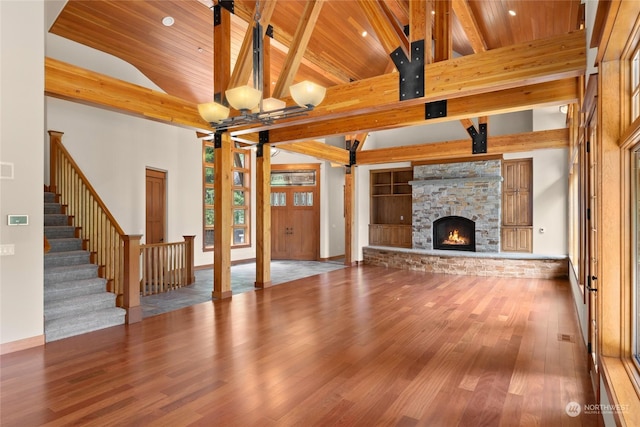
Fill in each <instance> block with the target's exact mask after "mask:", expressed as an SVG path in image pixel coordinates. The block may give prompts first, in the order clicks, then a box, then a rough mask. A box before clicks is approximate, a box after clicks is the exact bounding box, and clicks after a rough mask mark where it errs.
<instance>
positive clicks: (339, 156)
mask: <svg viewBox="0 0 640 427" xmlns="http://www.w3.org/2000/svg"><path fill="white" fill-rule="evenodd" d="M278 148H279V149H282V150H287V151H291V152H293V153H299V154H306V155H308V156H312V157H316V158H318V159H323V160H328V161H330V162H334V163H339V164H341V165H348V164H349V152H348V151H347V150H345V149H344V148H338V147H334V146H333V145H327V144H323V143H322V142H318V141H305V142H298V143H295V144H278Z"/></svg>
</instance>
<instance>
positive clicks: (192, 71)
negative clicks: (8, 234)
mask: <svg viewBox="0 0 640 427" xmlns="http://www.w3.org/2000/svg"><path fill="white" fill-rule="evenodd" d="M269 1H275V0H269ZM438 1H441V0H438ZM450 1H451V6H452V10H453V19H452V22H451V27H450V28H451V40H452V48H453V51H454V52H455V55H462V56H465V55H471V54H474V53H476V52H480V51H484V50H493V49H497V48H500V47H505V46H511V45H514V44H519V43H525V42H530V41H533V40H539V39H544V38H548V37H552V36H557V35H561V34H567V33H570V32H572V31H574V30H576V29H578V28H579V27H580V25H581V20H582V12H581V10H582V9H581V7H580V0H548V1H546V0H450ZM367 2H369V3H377V4H378V5H379V6H380V7H381V9H382V10H383V11H384V13H385V16H387V17H388V18H389V21H390V22H391V24H392V26H394V27H397V28H401V29H402V28H403V27H405V26H408V25H409V17H410V10H409V9H410V4H409V0H378V1H372V0H324V1H322V7H321V9H320V13H319V16H318V19H317V22H316V23H315V26H314V27H313V31H312V33H311V36H310V39H309V42H308V47H307V49H306V50H305V52H304V56H303V58H302V63H301V66H300V68H299V70H298V71H297V73H295V79H294V80H295V81H301V80H305V79H306V80H312V81H315V82H317V83H320V84H322V85H324V86H326V87H331V86H335V85H341V84H345V83H348V82H354V81H360V80H363V79H367V78H371V77H375V76H380V75H383V74H387V73H390V72H393V71H394V70H395V69H394V66H393V62H392V61H391V60H390V57H389V55H388V53H387V52H386V50H388V48H385V46H384V43H383V42H384V40H383V41H381V40H380V39H382V38H383V37H379V36H378V35H377V34H376V29H379V28H380V27H379V26H376V25H375V23H374V24H372V23H371V22H370V20H369V19H368V17H367V16H368V15H367V14H366V13H365V12H364V9H365V7H364V6H363V3H367ZM305 3H307V2H306V1H304V0H278V1H277V4H276V6H275V11H274V13H273V15H272V18H271V20H270V23H271V25H272V27H273V29H274V31H273V33H274V38H273V41H272V43H271V59H270V63H271V68H270V70H271V80H272V84H275V82H276V81H277V79H278V76H279V75H280V70H281V69H282V66H283V63H284V61H285V58H286V53H287V50H288V46H289V45H290V44H291V42H292V40H293V38H294V35H295V33H296V28H297V27H298V25H299V22H300V17H301V15H302V13H303V10H304V8H305ZM208 5H211V1H210V0H180V1H139V0H135V1H126V0H125V1H123V0H116V1H103V0H91V1H83V0H69V1H68V3H67V4H66V6H65V7H64V9H63V10H62V12H61V13H60V15H59V17H58V19H57V20H56V21H55V23H54V24H53V25H52V27H51V29H50V31H51V32H52V33H54V34H57V35H59V36H61V37H64V38H67V39H70V40H73V41H76V42H79V43H81V44H84V45H87V46H90V47H92V48H95V49H98V50H101V51H104V52H107V53H110V54H112V55H114V56H117V57H119V58H121V59H123V60H124V61H127V62H129V63H131V64H132V65H134V66H135V67H136V68H138V69H139V70H140V71H141V72H142V73H143V74H144V75H146V76H147V77H148V78H149V79H150V80H151V81H153V82H154V83H155V84H156V85H158V86H159V87H160V88H162V89H163V90H164V91H165V92H166V93H168V94H170V95H175V96H177V97H179V98H182V99H184V100H186V101H190V102H194V103H199V102H207V101H210V100H211V99H212V97H213V88H212V86H213V66H212V64H213V57H214V55H213V52H212V50H213V47H212V46H213V35H212V34H213V27H212V21H213V17H212V12H211V10H210V8H209V7H208ZM264 5H265V1H262V2H260V8H261V9H262V8H263V7H264ZM234 7H235V14H234V16H233V17H232V29H231V41H230V42H231V69H232V70H233V66H234V64H235V61H236V59H237V55H238V51H239V49H240V46H241V44H242V40H243V38H244V35H245V32H246V31H247V27H248V24H247V22H248V21H251V20H252V19H253V16H254V14H255V12H254V11H255V7H256V2H255V1H252V0H236V1H235V3H234ZM510 10H511V11H514V12H515V16H512V15H510V14H509V11H510ZM166 16H171V17H173V18H174V19H175V24H174V25H173V26H171V27H165V26H163V25H162V18H163V17H166ZM432 16H433V18H432V19H433V20H434V21H435V20H437V19H439V18H438V17H437V16H436V15H432ZM363 31H366V32H367V36H366V37H363V36H362V33H363ZM399 40H400V38H399Z"/></svg>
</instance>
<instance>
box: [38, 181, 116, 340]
mask: <svg viewBox="0 0 640 427" xmlns="http://www.w3.org/2000/svg"><path fill="white" fill-rule="evenodd" d="M69 224H70V218H69V217H68V216H67V215H65V214H64V208H63V206H61V205H60V204H59V203H57V202H56V195H55V194H54V193H49V192H45V193H44V235H45V236H46V238H47V240H48V241H49V244H50V245H51V249H50V251H49V252H48V253H46V254H45V255H44V333H45V341H46V342H51V341H56V340H59V339H62V338H67V337H71V336H74V335H80V334H84V333H86V332H91V331H96V330H98V329H103V328H108V327H110V326H116V325H122V324H124V318H125V314H126V311H125V310H124V309H122V308H118V307H116V304H115V300H116V295H115V294H114V293H111V292H106V280H105V279H103V278H101V277H98V266H97V265H96V264H93V263H91V254H90V253H89V252H88V251H86V250H83V242H82V240H81V239H80V238H78V237H77V236H76V228H75V227H74V226H72V225H69Z"/></svg>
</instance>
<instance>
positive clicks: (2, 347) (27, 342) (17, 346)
mask: <svg viewBox="0 0 640 427" xmlns="http://www.w3.org/2000/svg"><path fill="white" fill-rule="evenodd" d="M44 343H45V341H44V335H36V336H34V337H29V338H24V339H21V340H17V341H11V342H6V343H3V344H0V355H4V354H9V353H14V352H16V351H22V350H26V349H29V348H34V347H39V346H41V345H44Z"/></svg>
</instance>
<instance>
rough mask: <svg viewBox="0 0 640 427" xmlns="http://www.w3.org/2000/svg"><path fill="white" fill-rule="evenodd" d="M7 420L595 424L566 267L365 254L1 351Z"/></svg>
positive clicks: (204, 423) (21, 422) (25, 423)
mask: <svg viewBox="0 0 640 427" xmlns="http://www.w3.org/2000/svg"><path fill="white" fill-rule="evenodd" d="M0 363H1V365H0V368H1V390H0V399H1V401H0V403H1V407H0V409H1V411H2V413H1V418H0V424H1V425H2V426H3V427H8V426H21V427H23V426H41V425H47V426H67V425H100V426H105V425H118V426H142V425H144V426H147V425H162V426H186V425H198V426H200V425H201V426H234V425H236V426H297V425H301V426H334V425H341V426H392V425H397V426H417V425H428V426H447V427H448V426H456V425H459V426H518V425H522V426H565V425H566V426H595V425H597V422H598V417H599V416H597V415H588V414H587V415H585V414H584V412H583V413H581V414H580V415H579V416H577V417H570V416H569V415H567V413H566V411H565V407H566V405H567V404H568V403H570V402H577V403H579V404H580V405H584V404H590V403H595V401H594V396H593V393H592V391H591V388H590V382H589V379H588V372H587V359H586V350H585V348H584V345H583V344H582V341H581V338H580V334H579V331H578V327H577V322H576V316H575V312H574V308H573V305H572V301H571V292H570V288H569V283H568V282H567V281H565V280H541V279H512V278H481V277H469V276H452V275H435V274H426V273H420V272H412V271H404V270H394V269H385V268H382V267H373V266H361V267H353V268H345V269H342V270H337V271H333V272H330V273H325V274H321V275H318V276H313V277H310V278H305V279H300V280H297V281H294V282H291V283H288V284H283V285H279V286H274V287H272V288H268V289H265V290H260V291H256V292H248V293H244V294H240V295H234V296H233V297H232V299H229V300H225V301H212V302H207V303H203V304H199V305H196V306H192V307H188V308H184V309H181V310H178V311H174V312H171V313H165V314H161V315H158V316H154V317H150V318H147V319H145V320H144V321H143V322H142V323H138V324H134V325H129V326H118V327H113V328H110V329H107V330H104V331H99V332H94V333H90V334H86V335H83V336H79V337H74V338H69V339H66V340H61V341H57V342H53V343H49V344H47V345H46V346H45V347H40V348H34V349H29V350H24V351H21V352H16V353H11V354H8V355H4V356H2V357H1V359H0Z"/></svg>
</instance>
